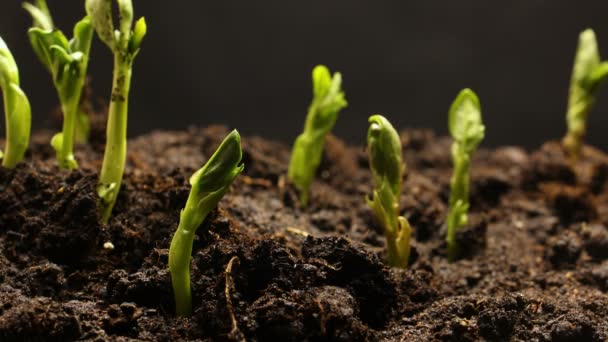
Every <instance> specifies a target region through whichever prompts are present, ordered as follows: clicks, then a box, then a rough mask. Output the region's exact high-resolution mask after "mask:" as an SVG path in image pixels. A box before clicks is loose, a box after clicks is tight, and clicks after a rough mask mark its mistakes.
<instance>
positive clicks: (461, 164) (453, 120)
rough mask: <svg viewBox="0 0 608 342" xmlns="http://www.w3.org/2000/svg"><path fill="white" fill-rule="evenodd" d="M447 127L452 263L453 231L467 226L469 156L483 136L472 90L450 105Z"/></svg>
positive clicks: (455, 251)
mask: <svg viewBox="0 0 608 342" xmlns="http://www.w3.org/2000/svg"><path fill="white" fill-rule="evenodd" d="M448 126H449V129H450V134H451V135H452V138H454V142H453V143H452V161H453V163H454V173H453V174H452V180H451V183H450V186H451V188H450V200H449V211H448V217H447V237H446V241H447V245H448V258H449V259H450V260H454V258H455V257H456V256H457V255H458V245H457V243H456V230H458V229H460V228H462V227H464V226H465V225H466V224H467V212H468V210H469V182H470V180H469V179H470V166H471V157H472V155H473V152H475V149H476V148H477V146H478V145H479V144H480V143H481V141H482V140H483V138H484V134H485V127H484V125H483V123H482V120H481V107H480V104H479V98H478V97H477V95H476V94H475V93H474V92H473V91H472V90H471V89H464V90H462V91H461V92H460V94H458V97H456V100H454V102H453V103H452V106H451V107H450V112H449V116H448Z"/></svg>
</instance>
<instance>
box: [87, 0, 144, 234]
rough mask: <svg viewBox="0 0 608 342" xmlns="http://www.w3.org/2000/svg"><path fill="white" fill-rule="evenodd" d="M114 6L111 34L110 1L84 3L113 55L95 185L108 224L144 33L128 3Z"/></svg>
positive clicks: (121, 167) (126, 0) (124, 151)
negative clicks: (135, 63)
mask: <svg viewBox="0 0 608 342" xmlns="http://www.w3.org/2000/svg"><path fill="white" fill-rule="evenodd" d="M117 3H118V13H119V21H118V23H119V27H118V29H117V30H114V23H113V17H112V0H86V3H85V6H86V11H87V14H88V15H89V16H90V18H91V23H92V24H93V28H94V29H95V31H96V32H97V35H98V36H99V38H100V39H101V41H103V42H104V43H105V44H106V45H107V46H108V47H109V48H110V50H112V53H113V54H114V76H113V81H112V95H111V97H110V108H109V112H108V124H107V128H106V148H105V153H104V156H103V164H102V167H101V174H100V177H99V183H98V185H97V194H98V195H99V197H100V199H101V201H100V207H101V218H102V222H103V223H107V222H108V219H109V218H110V215H111V214H112V208H114V203H115V202H116V197H117V196H118V192H119V190H120V185H121V183H122V176H123V173H124V170H125V161H126V157H127V114H128V109H129V90H130V88H131V72H132V67H133V60H134V59H135V57H136V56H137V53H138V52H139V48H140V46H141V43H142V40H143V38H144V36H145V35H146V31H147V26H146V21H145V19H144V18H140V19H139V20H138V21H137V22H136V23H135V26H134V27H133V4H132V3H131V0H117Z"/></svg>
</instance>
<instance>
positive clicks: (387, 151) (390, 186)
mask: <svg viewBox="0 0 608 342" xmlns="http://www.w3.org/2000/svg"><path fill="white" fill-rule="evenodd" d="M369 123H370V126H369V130H368V131H367V151H368V155H369V165H370V168H371V170H372V175H373V179H374V184H375V188H374V191H373V194H372V197H371V198H366V201H367V205H368V206H369V207H370V208H371V209H372V212H373V213H374V217H375V218H376V221H378V223H379V224H380V225H381V226H382V228H383V229H384V235H385V236H386V245H387V249H388V264H389V265H391V266H393V267H400V268H405V267H406V266H407V263H408V260H409V256H410V238H411V234H412V228H411V226H410V224H409V222H408V221H407V219H406V218H405V217H403V216H399V198H400V195H401V184H402V179H403V173H404V171H405V163H404V162H403V160H402V157H401V139H400V138H399V134H398V133H397V131H396V130H395V128H393V125H391V123H390V122H389V121H388V120H387V119H386V118H384V117H383V116H382V115H372V116H370V118H369Z"/></svg>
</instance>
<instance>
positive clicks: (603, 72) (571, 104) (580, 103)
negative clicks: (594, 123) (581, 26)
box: [562, 29, 608, 160]
mask: <svg viewBox="0 0 608 342" xmlns="http://www.w3.org/2000/svg"><path fill="white" fill-rule="evenodd" d="M607 78H608V61H603V62H602V61H600V53H599V50H598V47H597V40H596V39H595V33H594V32H593V30H591V29H587V30H585V31H583V32H582V33H581V34H580V36H579V39H578V47H577V49H576V56H575V58H574V68H573V70H572V78H571V79H570V92H569V97H568V111H567V114H566V121H567V123H568V132H567V133H566V136H565V137H564V139H563V141H562V144H563V146H564V149H565V150H566V152H567V153H568V154H569V156H570V157H571V158H572V159H573V160H576V159H577V158H578V157H579V155H580V153H581V148H582V146H583V138H584V137H585V133H586V132H587V116H588V114H589V111H590V110H591V107H593V103H594V102H595V96H596V93H597V89H598V88H599V86H600V84H601V83H602V82H604V81H605V80H606V79H607Z"/></svg>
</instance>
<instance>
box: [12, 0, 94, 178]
mask: <svg viewBox="0 0 608 342" xmlns="http://www.w3.org/2000/svg"><path fill="white" fill-rule="evenodd" d="M36 4H37V5H36V6H34V5H32V4H30V3H27V2H26V3H23V8H25V9H26V10H27V11H28V12H29V13H30V14H31V16H32V18H33V20H34V26H35V27H33V28H31V29H30V30H29V31H28V34H29V37H30V42H31V45H32V48H33V49H34V52H35V53H36V55H37V56H38V58H39V59H40V62H42V64H43V65H44V66H45V67H46V68H47V70H48V71H49V72H50V73H51V75H52V76H53V83H54V84H55V88H56V89H57V93H58V94H59V101H60V102H61V109H62V111H63V128H62V131H61V133H57V134H55V136H53V139H52V140H51V145H52V146H53V148H55V151H56V153H57V161H58V162H59V166H60V167H61V168H64V169H75V168H77V167H78V163H77V162H76V159H74V137H75V127H76V123H77V121H79V120H78V116H79V115H80V114H79V113H80V111H79V107H80V97H81V95H82V88H83V86H84V83H85V78H86V75H87V67H88V64H89V53H90V49H91V41H92V38H93V27H92V26H91V20H90V19H89V17H88V16H87V17H85V18H84V19H82V20H81V21H79V22H78V23H77V24H76V25H75V26H74V37H73V38H72V39H71V40H70V41H68V39H67V38H66V37H65V35H64V34H63V32H61V31H59V30H56V29H55V28H54V27H53V19H52V17H51V14H50V12H49V9H48V7H47V5H46V1H45V0H37V2H36Z"/></svg>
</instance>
